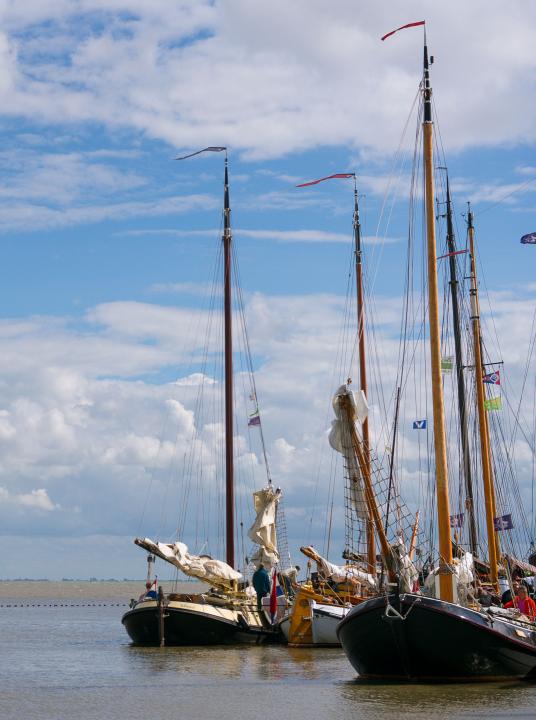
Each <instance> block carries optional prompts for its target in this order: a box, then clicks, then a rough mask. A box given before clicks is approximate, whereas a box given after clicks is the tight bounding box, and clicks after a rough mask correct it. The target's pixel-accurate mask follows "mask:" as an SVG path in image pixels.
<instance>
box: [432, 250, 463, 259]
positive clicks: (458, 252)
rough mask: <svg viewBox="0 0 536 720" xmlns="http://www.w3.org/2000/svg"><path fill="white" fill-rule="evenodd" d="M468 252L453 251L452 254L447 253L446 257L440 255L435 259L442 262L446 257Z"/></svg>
mask: <svg viewBox="0 0 536 720" xmlns="http://www.w3.org/2000/svg"><path fill="white" fill-rule="evenodd" d="M466 252H469V250H455V251H454V252H451V253H447V254H446V255H440V256H439V257H438V258H437V259H438V260H443V258H446V257H452V256H453V255H463V253H466Z"/></svg>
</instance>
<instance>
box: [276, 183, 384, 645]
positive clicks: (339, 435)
mask: <svg viewBox="0 0 536 720" xmlns="http://www.w3.org/2000/svg"><path fill="white" fill-rule="evenodd" d="M335 178H336V179H339V178H344V179H353V184H354V211H353V236H354V237H353V240H354V250H353V255H354V260H355V268H354V269H355V282H356V285H355V291H356V294H355V299H356V311H357V344H358V354H359V380H360V389H359V392H358V393H356V395H355V398H356V403H357V404H358V406H359V410H358V414H359V422H360V425H361V432H362V438H363V448H364V458H365V463H366V464H367V466H368V467H369V468H370V448H369V424H368V403H367V365H366V359H365V350H366V347H365V303H364V288H363V252H362V242H361V223H360V218H359V202H358V192H357V178H356V174H355V173H353V172H351V173H335V174H333V175H329V176H327V177H325V178H321V179H320V180H314V181H312V182H306V183H303V184H301V185H298V186H297V187H307V186H310V185H317V184H318V183H319V182H324V181H325V180H331V179H335ZM352 397H354V396H353V395H352ZM333 407H334V410H335V414H336V420H334V421H333V424H332V429H331V432H330V436H329V441H330V445H331V446H332V448H333V449H334V450H336V451H337V452H338V453H340V454H341V455H342V456H343V458H344V463H345V468H346V475H347V488H346V493H347V499H348V505H349V508H348V512H347V513H346V519H348V516H349V514H351V513H352V512H353V513H354V514H355V516H356V519H357V520H358V522H360V523H362V524H363V525H364V527H365V535H366V540H365V543H366V557H364V556H361V557H359V558H358V559H357V558H355V554H354V553H351V552H350V548H349V535H350V534H352V532H353V529H352V528H349V527H348V528H346V534H347V543H346V545H347V547H346V548H345V551H344V553H343V557H345V558H346V560H347V562H346V564H345V565H335V564H334V563H331V562H329V561H328V560H327V559H326V558H324V557H322V556H321V555H320V554H319V553H318V552H317V551H316V550H315V548H313V547H302V548H300V551H301V552H302V553H303V554H304V555H305V556H306V557H308V558H309V559H310V560H313V561H314V562H315V563H316V567H317V572H316V575H315V581H314V582H305V583H302V584H301V585H300V586H299V588H297V591H296V596H295V598H294V599H293V602H292V605H291V607H290V609H289V611H288V612H287V613H286V615H285V616H284V617H283V619H282V620H281V622H280V628H281V631H282V632H283V635H284V637H285V639H286V640H287V642H288V644H289V645H291V646H295V647H304V646H305V647H338V646H340V641H339V639H338V637H337V627H338V625H339V623H340V621H341V619H342V618H343V617H344V616H345V615H346V613H347V612H348V611H349V610H350V609H351V607H352V606H353V605H355V604H357V603H359V602H362V601H363V599H365V598H367V597H370V596H371V595H372V594H375V593H376V592H377V580H376V550H375V536H374V526H373V524H372V521H371V518H370V515H369V513H368V510H367V507H366V502H365V499H364V495H363V487H362V483H361V477H360V471H359V468H358V467H357V463H356V460H355V456H354V453H353V450H352V449H351V442H350V440H349V434H348V432H349V431H348V427H347V425H346V424H345V422H344V420H343V419H341V416H340V412H339V411H338V409H337V408H338V404H337V396H335V398H334V400H333ZM352 556H353V559H350V558H352Z"/></svg>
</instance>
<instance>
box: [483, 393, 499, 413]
mask: <svg viewBox="0 0 536 720" xmlns="http://www.w3.org/2000/svg"><path fill="white" fill-rule="evenodd" d="M484 407H485V408H486V410H500V409H501V408H502V398H501V396H500V395H499V397H494V398H488V400H484Z"/></svg>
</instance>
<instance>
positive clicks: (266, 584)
mask: <svg viewBox="0 0 536 720" xmlns="http://www.w3.org/2000/svg"><path fill="white" fill-rule="evenodd" d="M253 587H254V588H255V592H256V593H257V608H258V609H259V610H262V599H263V597H266V595H268V594H269V593H270V588H271V585H270V577H269V576H268V573H267V572H266V568H265V567H264V565H259V567H258V568H257V569H256V570H255V572H254V573H253Z"/></svg>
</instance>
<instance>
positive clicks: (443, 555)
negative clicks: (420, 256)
mask: <svg viewBox="0 0 536 720" xmlns="http://www.w3.org/2000/svg"><path fill="white" fill-rule="evenodd" d="M423 93H424V115H423V152H424V171H425V200H426V235H427V249H428V307H429V324H430V354H431V370H432V405H433V411H434V446H435V466H436V494H437V518H438V532H439V555H440V559H439V590H440V596H441V599H442V600H446V601H447V602H452V600H453V588H452V569H451V566H452V543H451V539H450V505H449V486H448V470H447V443H446V437H445V409H444V404H443V385H442V378H441V336H440V335H441V333H440V327H439V302H438V291H437V269H436V262H437V260H436V257H437V249H436V235H435V213H434V163H433V122H432V89H431V87H430V73H429V64H428V47H427V45H426V34H425V36H424V78H423Z"/></svg>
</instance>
